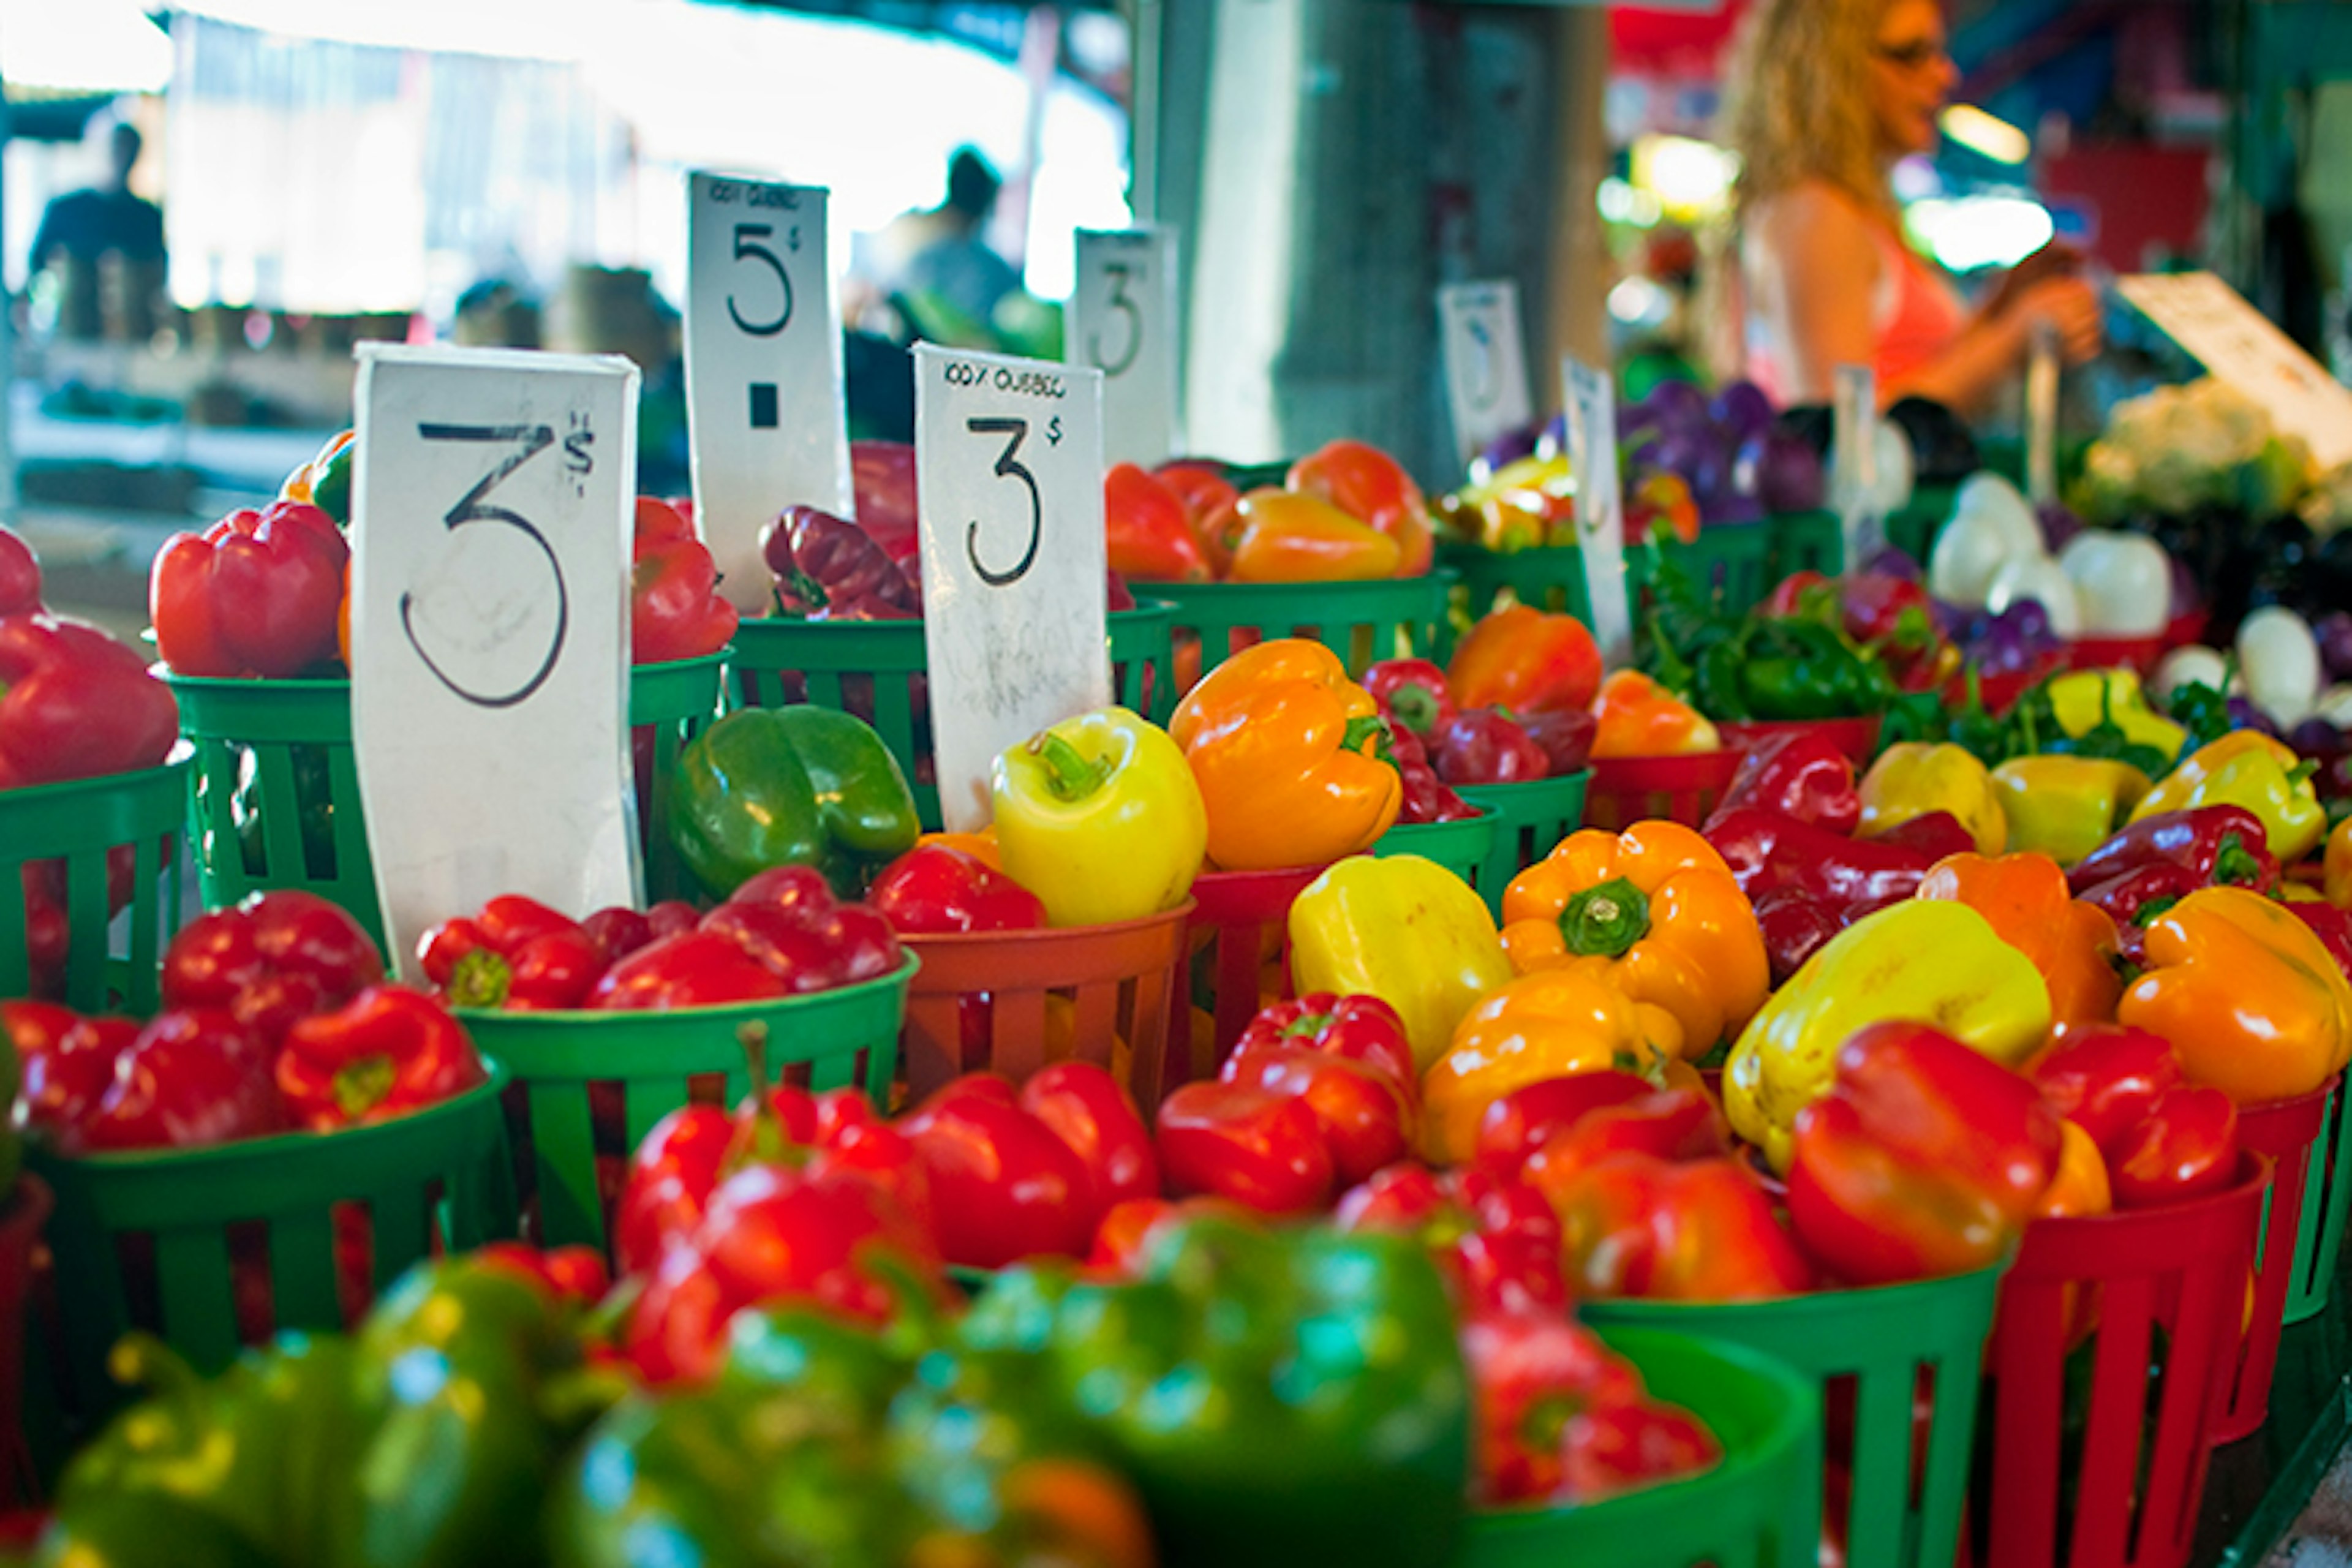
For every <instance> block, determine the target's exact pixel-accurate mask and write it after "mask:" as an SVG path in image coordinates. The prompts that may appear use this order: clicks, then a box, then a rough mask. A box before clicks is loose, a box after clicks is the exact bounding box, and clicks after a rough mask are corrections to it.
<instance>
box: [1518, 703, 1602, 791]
mask: <svg viewBox="0 0 2352 1568" xmlns="http://www.w3.org/2000/svg"><path fill="white" fill-rule="evenodd" d="M1514 711H1517V710H1514ZM1518 719H1519V728H1520V729H1522V730H1525V731H1527V732H1528V739H1529V740H1530V741H1533V742H1535V743H1536V744H1537V745H1538V746H1541V747H1542V748H1543V751H1544V761H1545V763H1547V764H1548V766H1549V774H1548V776H1549V777H1551V778H1556V779H1559V778H1566V777H1567V776H1568V775H1569V774H1570V773H1581V772H1583V771H1584V767H1585V764H1586V763H1590V762H1591V760H1592V737H1593V736H1594V735H1595V734H1596V733H1598V732H1599V731H1600V727H1601V726H1600V721H1598V720H1597V719H1595V718H1594V717H1593V716H1592V713H1591V710H1589V709H1584V708H1530V709H1528V710H1526V711H1525V712H1521V713H1519V715H1518Z"/></svg>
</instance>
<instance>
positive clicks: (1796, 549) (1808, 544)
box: [1765, 511, 1845, 584]
mask: <svg viewBox="0 0 2352 1568" xmlns="http://www.w3.org/2000/svg"><path fill="white" fill-rule="evenodd" d="M1765 526H1766V527H1768V528H1769V529H1770V530H1771V531H1772V565H1771V570H1770V571H1769V573H1768V574H1767V575H1769V577H1770V578H1771V580H1772V582H1773V583H1774V584H1779V583H1780V580H1781V579H1782V578H1784V577H1786V576H1788V575H1789V574H1791V573H1795V572H1818V573H1820V574H1822V576H1824V577H1835V576H1838V575H1840V574H1843V572H1844V571H1845V525H1844V524H1843V522H1841V521H1838V515H1837V513H1835V512H1833V511H1792V512H1783V513H1777V514H1775V515H1774V516H1771V517H1769V518H1767V519H1765Z"/></svg>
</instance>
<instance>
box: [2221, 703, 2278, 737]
mask: <svg viewBox="0 0 2352 1568" xmlns="http://www.w3.org/2000/svg"><path fill="white" fill-rule="evenodd" d="M2230 727H2231V729H2233V730H2260V731H2262V732H2263V734H2265V735H2270V736H2273V737H2275V736H2276V735H2277V734H2278V726H2277V725H2275V724H2273V723H2272V722H2271V720H2270V715H2269V714H2267V713H2265V712H2263V710H2261V709H2259V708H2257V707H2255V706H2254V705H2253V703H2252V702H2251V701H2250V700H2247V699H2245V698H2243V697H2232V698H2231V699H2230Z"/></svg>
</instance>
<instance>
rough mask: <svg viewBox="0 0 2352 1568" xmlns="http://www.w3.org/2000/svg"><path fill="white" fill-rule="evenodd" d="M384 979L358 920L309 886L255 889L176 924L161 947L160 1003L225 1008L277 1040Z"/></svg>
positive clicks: (266, 1037) (267, 1037)
mask: <svg viewBox="0 0 2352 1568" xmlns="http://www.w3.org/2000/svg"><path fill="white" fill-rule="evenodd" d="M382 979H383V959H382V958H381V957H380V956H379V955H378V954H377V952H376V950H375V943H374V942H373V940H371V939H370V937H369V936H368V934H367V932H366V931H364V930H363V929H362V928H361V925H360V923H359V921H355V920H353V919H352V917H351V915H350V914H348V913H347V912H345V911H344V910H343V909H342V908H341V906H339V905H336V904H331V903H329V902H328V901H327V900H324V899H322V898H320V897H319V896H318V895H316V894H315V893H305V892H301V891H299V890H297V889H278V890H276V891H272V892H267V893H255V894H252V895H250V896H248V897H247V899H246V900H245V901H244V902H242V903H240V904H238V905H237V906H236V908H235V909H228V910H209V911H207V912H206V913H204V914H201V915H198V916H197V917H196V918H195V919H194V920H193V921H189V922H188V923H187V924H186V925H184V926H182V927H181V928H180V931H179V934H178V935H176V936H174V937H173V939H172V944H171V946H170V947H168V948H166V949H165V950H164V952H163V1005H165V1006H167V1007H224V1008H226V1009H228V1010H229V1011H230V1012H232V1013H234V1014H235V1015H236V1016H237V1018H238V1019H239V1021H241V1022H243V1023H245V1024H247V1025H249V1026H252V1027H253V1028H254V1029H255V1030H256V1031H257V1032H258V1033H259V1034H260V1036H261V1037H262V1038H263V1039H264V1040H265V1041H269V1042H275V1041H276V1040H277V1039H278V1037H279V1036H281V1035H283V1034H284V1033H285V1032H286V1030H287V1029H288V1028H289V1027H290V1026H292V1025H293V1023H294V1021H295V1020H296V1019H298V1018H305V1017H308V1016H310V1015H311V1014H313V1013H317V1012H320V1011H322V1010H324V1009H327V1008H331V1007H340V1006H341V1005H343V1004H344V1003H345V1002H348V1001H350V1000H351V999H352V997H353V996H356V995H358V994H360V992H362V990H364V989H366V988H367V987H368V986H370V985H373V984H376V983H377V982H379V981H381V980H382Z"/></svg>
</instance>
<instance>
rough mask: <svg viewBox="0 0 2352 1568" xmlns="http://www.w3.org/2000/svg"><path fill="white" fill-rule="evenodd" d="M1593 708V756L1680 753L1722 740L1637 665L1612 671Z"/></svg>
mask: <svg viewBox="0 0 2352 1568" xmlns="http://www.w3.org/2000/svg"><path fill="white" fill-rule="evenodd" d="M1592 714H1593V720H1594V724H1593V731H1592V754H1593V755H1594V756H1595V757H1670V756H1681V755H1683V754H1685V752H1712V751H1715V750H1717V748H1718V747H1720V746H1721V745H1722V744H1723V737H1722V735H1721V734H1720V733H1719V732H1718V731H1717V729H1716V727H1715V726H1714V725H1713V724H1712V723H1710V722H1709V721H1707V720H1706V718H1705V717H1704V716H1703V715H1702V714H1701V713H1700V712H1699V710H1697V709H1696V708H1694V707H1692V706H1691V705H1690V704H1689V703H1687V702H1685V701H1684V700H1681V699H1680V698H1678V697H1676V696H1675V694H1674V693H1673V692H1671V691H1669V690H1667V689H1665V688H1664V687H1663V686H1661V685H1659V684H1658V683H1657V682H1656V681H1654V680H1653V679H1650V678H1649V677H1648V676H1646V675H1643V673H1642V672H1641V671H1639V670H1634V669H1620V670H1614V671H1612V672H1611V674H1610V677H1609V679H1606V680H1604V681H1602V682H1601V696H1600V698H1599V699H1598V700H1596V701H1595V703H1594V705H1593V710H1592Z"/></svg>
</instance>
